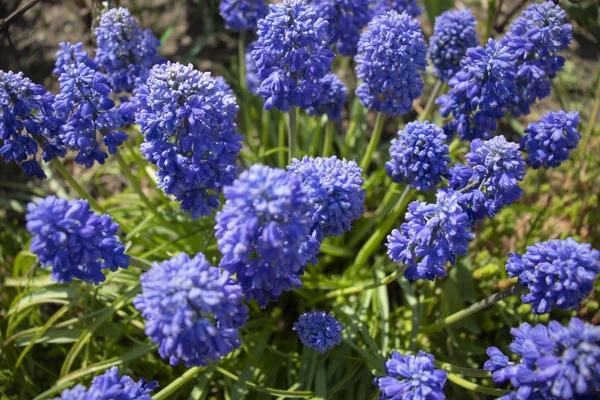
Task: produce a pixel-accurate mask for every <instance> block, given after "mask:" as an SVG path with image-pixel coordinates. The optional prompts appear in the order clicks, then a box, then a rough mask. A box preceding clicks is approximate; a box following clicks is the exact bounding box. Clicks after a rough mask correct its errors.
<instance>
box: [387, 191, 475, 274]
mask: <svg viewBox="0 0 600 400" xmlns="http://www.w3.org/2000/svg"><path fill="white" fill-rule="evenodd" d="M436 197H437V202H436V203H435V204H430V203H425V202H420V201H413V202H412V203H410V204H409V206H408V212H407V213H406V221H407V222H405V223H403V224H402V225H401V226H400V230H398V229H394V230H393V231H392V233H391V234H390V235H389V236H388V243H387V248H388V255H389V256H390V258H391V259H392V261H394V262H396V263H402V264H404V265H405V266H406V267H407V269H406V271H405V272H404V277H405V278H406V279H409V280H417V279H428V280H431V281H432V280H434V279H435V277H436V276H438V277H444V276H446V270H445V269H444V267H445V265H446V264H447V263H448V262H450V263H452V264H454V263H455V262H456V256H461V255H465V254H467V246H468V245H469V241H470V240H471V239H472V238H473V234H472V233H471V232H470V225H469V217H468V215H467V213H466V212H465V211H464V210H463V208H462V207H461V205H460V203H459V195H458V193H455V192H452V191H449V190H438V192H437V194H436Z"/></svg>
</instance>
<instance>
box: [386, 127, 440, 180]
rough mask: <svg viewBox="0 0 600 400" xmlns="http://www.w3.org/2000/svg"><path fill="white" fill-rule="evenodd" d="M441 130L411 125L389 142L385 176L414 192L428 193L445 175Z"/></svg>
mask: <svg viewBox="0 0 600 400" xmlns="http://www.w3.org/2000/svg"><path fill="white" fill-rule="evenodd" d="M448 154H449V150H448V145H447V144H446V135H445V134H444V131H443V130H442V129H441V128H439V127H437V126H436V125H434V124H430V123H429V122H428V121H425V122H411V123H409V124H407V125H406V126H405V128H404V129H403V130H401V131H399V132H398V137H397V138H396V139H392V146H391V147H390V157H391V160H390V161H388V162H387V163H386V164H385V169H386V171H387V174H388V175H389V176H390V177H391V178H392V180H393V181H394V182H396V183H407V184H409V185H411V186H412V187H414V188H415V189H417V190H425V191H428V190H432V189H433V188H435V186H436V185H437V184H438V183H440V182H441V181H442V177H444V176H446V174H447V173H446V165H447V164H448V163H449V162H450V157H448Z"/></svg>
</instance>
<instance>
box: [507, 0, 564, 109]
mask: <svg viewBox="0 0 600 400" xmlns="http://www.w3.org/2000/svg"><path fill="white" fill-rule="evenodd" d="M566 15H567V13H566V12H565V11H564V10H562V9H561V7H560V5H558V4H555V2H552V1H546V2H544V3H534V4H532V5H530V6H529V7H527V9H526V10H525V11H523V15H522V16H520V17H519V18H517V19H516V20H515V21H514V22H513V23H512V25H511V26H510V31H509V32H508V33H507V34H506V36H505V37H504V38H503V39H502V43H503V44H504V45H506V46H507V47H508V48H509V49H510V50H511V52H512V53H513V59H514V60H515V63H516V71H517V79H516V90H515V92H514V94H513V99H512V102H511V104H509V105H508V108H509V109H510V111H511V112H512V114H513V115H514V116H516V117H518V116H519V115H521V114H529V112H530V109H529V107H530V106H531V105H532V104H534V103H535V102H536V100H538V99H543V98H544V97H548V96H550V91H551V89H552V84H551V83H550V79H553V78H554V77H556V73H557V72H559V71H562V69H563V66H564V64H565V59H564V58H563V57H562V56H559V55H558V52H560V51H562V50H566V49H567V48H568V47H569V45H570V44H571V41H572V40H573V27H572V26H571V25H570V24H565V18H566Z"/></svg>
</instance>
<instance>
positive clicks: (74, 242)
mask: <svg viewBox="0 0 600 400" xmlns="http://www.w3.org/2000/svg"><path fill="white" fill-rule="evenodd" d="M27 211H28V213H27V215H26V216H25V219H26V220H27V230H28V231H29V233H30V234H31V235H33V239H32V241H31V246H30V248H31V252H32V253H34V254H36V255H37V256H38V259H39V260H40V264H41V265H42V267H43V268H46V267H52V273H51V275H50V277H51V278H52V280H54V281H56V282H71V281H72V280H73V278H75V279H80V280H82V281H84V282H88V283H94V284H96V285H97V284H98V283H100V282H103V281H104V280H105V279H106V278H105V277H104V274H103V273H102V270H103V269H105V268H108V269H110V270H111V271H116V270H117V269H118V268H119V267H121V268H127V266H128V265H129V256H128V255H127V254H125V253H124V252H125V246H124V245H123V244H122V243H121V242H120V241H119V238H118V237H117V236H116V233H117V231H118V230H119V224H117V223H115V222H113V220H112V218H111V217H110V216H109V215H106V214H104V215H98V214H95V213H94V212H93V211H91V210H90V206H89V204H88V202H87V201H86V200H71V201H67V200H66V199H57V198H56V197H54V196H48V197H46V198H45V199H43V200H41V201H40V202H39V203H38V204H34V203H29V204H28V206H27Z"/></svg>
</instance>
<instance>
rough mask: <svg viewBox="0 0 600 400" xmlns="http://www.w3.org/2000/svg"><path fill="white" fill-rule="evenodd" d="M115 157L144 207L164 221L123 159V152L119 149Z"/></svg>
mask: <svg viewBox="0 0 600 400" xmlns="http://www.w3.org/2000/svg"><path fill="white" fill-rule="evenodd" d="M115 157H116V158H117V162H118V163H119V167H121V172H123V174H125V176H126V177H127V180H129V183H131V186H132V187H133V190H134V191H135V193H137V195H138V197H139V198H140V200H142V202H143V203H144V205H145V206H146V207H148V208H149V209H150V211H151V212H152V214H154V215H156V216H157V217H158V218H159V219H161V220H163V221H164V219H163V217H162V215H161V214H160V213H159V212H158V210H157V209H156V207H155V206H154V205H153V204H152V203H151V202H150V200H149V199H148V197H147V196H146V194H145V193H144V191H143V190H142V187H141V186H140V182H139V181H138V180H137V179H136V178H135V176H133V174H132V173H131V169H130V168H129V166H128V165H127V162H126V161H125V159H124V158H123V155H122V154H121V151H120V150H119V149H117V152H116V153H115Z"/></svg>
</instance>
